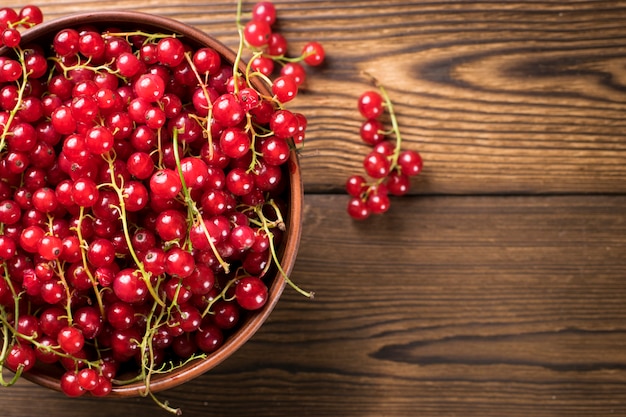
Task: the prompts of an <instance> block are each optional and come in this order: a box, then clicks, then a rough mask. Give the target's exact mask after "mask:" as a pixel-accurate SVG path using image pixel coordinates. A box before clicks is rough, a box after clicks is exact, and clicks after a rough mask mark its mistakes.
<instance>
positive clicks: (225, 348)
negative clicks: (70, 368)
mask: <svg viewBox="0 0 626 417" xmlns="http://www.w3.org/2000/svg"><path fill="white" fill-rule="evenodd" d="M103 24H108V26H109V27H119V26H122V27H124V26H128V25H131V24H139V25H141V27H142V28H150V29H151V30H161V31H164V32H171V33H176V34H179V35H182V36H183V37H184V39H189V40H191V43H192V44H194V45H196V46H198V47H199V46H209V47H212V48H213V49H215V50H216V51H217V52H218V53H219V54H220V55H221V56H222V57H223V58H225V59H226V60H227V61H228V62H230V63H233V62H234V61H235V58H236V56H237V54H236V53H235V51H233V50H232V49H230V48H229V47H227V46H226V45H225V44H223V43H222V42H221V41H219V40H218V39H216V38H214V37H212V36H211V35H209V34H208V33H206V32H204V31H202V30H200V29H198V28H195V27H193V26H191V25H188V24H186V23H183V22H181V21H178V20H175V19H172V18H169V17H165V16H160V15H156V14H150V13H146V12H140V11H133V10H106V11H91V12H78V13H71V14H68V15H66V16H63V17H58V18H55V19H53V20H50V21H47V22H43V23H41V24H40V25H37V26H35V27H33V28H31V29H29V30H27V31H25V32H24V33H23V35H22V45H27V44H28V43H30V42H36V41H37V40H41V39H42V38H45V37H47V36H53V34H55V33H56V32H58V31H59V30H61V29H64V28H68V27H71V28H76V27H80V26H87V25H96V26H98V25H103ZM4 52H5V50H3V49H2V48H0V55H2V54H3V53H4ZM239 69H240V71H242V72H245V64H244V62H243V61H242V62H240V63H239ZM253 83H254V84H255V88H257V89H259V90H261V91H265V92H267V93H268V95H271V94H269V90H268V88H267V86H266V85H265V84H263V83H261V82H258V80H253ZM286 166H287V170H288V172H289V180H290V181H289V189H288V191H289V198H288V201H289V210H288V213H286V214H287V215H286V216H285V217H286V219H285V220H286V223H287V230H288V231H289V232H288V233H286V234H285V237H286V240H285V241H283V245H282V250H281V253H279V254H278V255H279V257H280V261H281V266H282V268H283V270H284V271H285V273H286V274H287V275H289V274H290V273H291V271H292V270H293V267H294V263H295V260H296V255H297V252H298V248H299V245H300V239H301V225H302V210H303V199H304V191H303V184H302V176H301V172H300V164H299V161H298V155H297V154H296V152H291V154H290V158H289V160H288V162H287V164H286ZM285 285H286V281H285V279H284V277H283V276H282V275H281V274H280V273H279V272H277V273H276V276H275V277H274V278H273V280H272V283H271V285H270V286H269V288H268V301H267V303H266V304H265V305H264V306H263V307H262V308H261V309H260V310H257V311H255V312H253V314H252V315H251V316H250V317H248V318H246V319H245V321H244V322H243V323H242V324H241V327H239V328H238V330H236V331H235V332H234V333H232V334H231V335H230V336H229V337H228V338H227V339H226V340H225V342H224V344H223V345H222V346H221V347H220V348H219V349H218V350H216V351H215V352H212V353H210V354H208V356H207V357H206V358H204V359H196V360H193V361H190V362H189V363H187V364H185V365H183V366H182V367H180V368H177V369H175V370H174V371H173V372H171V373H167V374H156V375H153V376H152V377H151V381H150V392H152V393H156V392H159V391H163V390H166V389H171V388H174V387H176V386H179V385H181V384H183V383H185V382H187V381H190V380H191V379H193V378H196V377H198V376H200V375H202V374H204V373H206V372H207V371H209V370H210V369H212V368H214V367H215V366H217V365H219V364H220V363H222V362H223V361H224V360H225V359H226V358H228V357H229V356H231V355H232V354H233V353H234V352H236V351H237V350H238V349H239V348H240V347H241V346H243V345H244V344H245V343H246V342H247V341H248V340H249V339H250V338H251V337H252V336H253V335H254V334H255V333H256V331H257V330H258V329H259V328H260V327H261V325H262V324H263V323H264V322H265V321H266V320H267V318H268V317H269V315H270V313H271V312H272V310H273V309H274V307H275V306H276V303H277V302H278V300H279V298H280V296H281V294H282V292H283V290H284V288H285ZM22 376H23V377H24V378H25V379H27V380H29V381H31V382H33V383H36V384H38V385H41V386H44V387H47V388H50V389H53V390H56V391H61V388H60V384H59V379H58V377H54V376H53V375H51V373H50V372H46V370H45V369H43V370H42V369H39V368H38V367H35V368H33V369H32V370H30V371H28V372H24V373H23V374H22ZM145 394H146V387H145V383H144V382H143V381H140V382H135V383H131V384H128V385H114V387H113V389H112V392H111V393H110V394H109V395H108V396H109V397H131V396H139V395H145Z"/></svg>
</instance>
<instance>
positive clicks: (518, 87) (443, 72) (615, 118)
mask: <svg viewBox="0 0 626 417" xmlns="http://www.w3.org/2000/svg"><path fill="white" fill-rule="evenodd" d="M10 3H13V4H18V5H19V4H26V2H25V1H20V2H17V3H15V1H13V2H10ZM41 4H42V7H43V9H44V12H45V13H46V14H47V16H48V18H54V17H59V16H63V15H66V14H68V13H70V12H77V11H91V10H105V9H134V10H139V11H144V12H150V13H157V14H160V15H164V16H168V17H171V18H175V19H178V20H181V21H183V22H186V23H189V24H192V25H195V26H197V27H198V28H200V29H202V30H205V31H207V32H209V33H211V34H213V35H215V36H216V37H217V38H218V39H220V40H222V41H223V42H225V43H226V44H228V45H229V46H232V47H234V46H235V45H236V44H237V36H236V30H235V26H234V13H235V2H234V1H232V2H231V1H228V2H211V3H201V2H187V1H183V0H174V1H168V2H167V3H165V2H159V1H152V0H136V1H132V2H131V1H127V0H117V1H111V2H95V1H89V0H83V1H78V0H67V1H65V2H48V1H43V2H41ZM252 4H253V2H244V10H245V11H249V10H250V9H251V7H252ZM276 4H277V8H278V14H279V19H280V23H279V27H278V30H280V31H281V33H282V34H284V36H285V37H286V38H287V39H288V40H289V41H290V53H291V54H292V55H294V54H297V53H298V51H299V48H301V46H302V45H303V43H304V42H305V41H308V40H318V41H320V42H322V43H323V44H324V45H325V46H326V49H327V57H328V59H327V65H326V66H325V67H323V68H321V69H317V70H312V71H310V74H309V78H308V81H307V83H306V86H305V88H304V90H303V91H301V95H300V97H299V98H298V99H296V101H295V102H294V103H293V105H292V106H291V108H292V109H293V110H296V111H301V112H303V113H304V114H305V115H306V116H307V117H308V118H309V131H308V143H307V145H306V147H305V149H304V150H303V152H302V165H303V168H304V182H305V186H306V190H307V191H310V192H326V191H331V192H336V191H339V190H341V189H342V187H343V184H344V182H345V180H346V178H347V176H348V175H351V174H354V173H361V172H362V168H361V161H362V159H363V157H364V155H365V154H366V152H367V146H365V145H364V144H361V142H360V140H359V137H358V129H359V125H360V123H361V119H360V116H359V115H358V113H357V111H356V107H355V105H356V100H357V97H358V96H359V95H360V94H361V93H362V92H364V91H366V90H367V89H369V88H371V85H370V83H369V81H368V80H367V78H366V77H363V76H362V75H361V73H362V72H363V71H367V72H369V73H371V74H373V75H374V76H376V77H377V78H378V79H379V80H380V81H381V82H382V83H383V84H384V85H386V86H387V88H388V90H389V92H390V95H391V97H392V99H393V100H394V102H395V103H396V110H397V113H398V118H399V123H400V126H401V130H402V132H403V136H404V142H405V146H406V148H410V149H415V150H418V151H420V152H422V154H423V157H424V159H425V161H426V163H425V170H424V173H423V176H422V177H421V178H420V179H418V180H415V186H414V187H413V192H415V193H461V194H465V193H481V194H482V193H500V192H507V193H509V192H514V193H546V192H555V193H572V192H624V191H626V168H625V167H626V164H625V161H626V142H625V141H624V130H625V128H626V123H625V122H624V120H626V95H625V88H624V86H625V85H626V73H625V72H624V65H623V64H624V59H625V57H626V44H625V39H626V27H625V26H624V25H622V22H623V21H624V19H625V18H626V2H623V1H606V2H603V1H599V2H587V1H572V2H542V1H537V2H496V3H494V2H490V1H487V2H448V1H433V2H421V1H393V2H389V1H388V2H371V1H370V2H368V1H347V0H344V1H304V0H301V1H276Z"/></svg>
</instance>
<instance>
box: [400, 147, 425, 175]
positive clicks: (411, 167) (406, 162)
mask: <svg viewBox="0 0 626 417" xmlns="http://www.w3.org/2000/svg"><path fill="white" fill-rule="evenodd" d="M398 165H399V166H400V169H401V171H402V173H403V174H404V175H408V176H409V177H411V176H415V175H417V174H419V173H420V172H422V166H423V162H422V157H421V156H420V154H419V153H417V152H415V151H413V150H406V151H402V152H400V155H399V156H398Z"/></svg>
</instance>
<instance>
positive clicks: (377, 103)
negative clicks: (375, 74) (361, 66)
mask: <svg viewBox="0 0 626 417" xmlns="http://www.w3.org/2000/svg"><path fill="white" fill-rule="evenodd" d="M358 109H359V112H360V113H361V115H362V116H363V117H365V118H366V119H376V118H379V117H380V116H381V115H382V114H383V98H382V97H381V95H380V94H379V93H378V92H376V91H366V92H365V93H363V94H361V96H360V97H359V100H358Z"/></svg>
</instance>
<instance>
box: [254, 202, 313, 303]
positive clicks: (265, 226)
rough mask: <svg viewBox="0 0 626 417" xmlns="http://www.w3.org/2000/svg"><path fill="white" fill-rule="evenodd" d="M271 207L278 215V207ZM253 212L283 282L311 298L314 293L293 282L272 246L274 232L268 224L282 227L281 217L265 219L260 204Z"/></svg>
mask: <svg viewBox="0 0 626 417" xmlns="http://www.w3.org/2000/svg"><path fill="white" fill-rule="evenodd" d="M273 207H274V209H275V210H276V213H277V214H278V215H280V213H279V211H278V207H276V205H273ZM255 212H256V214H257V216H259V219H261V222H262V224H263V230H265V233H267V236H268V241H269V244H270V253H271V254H272V259H273V260H274V263H275V264H276V268H277V269H278V271H279V272H280V275H281V276H282V277H283V278H284V279H285V282H286V283H287V284H289V286H291V288H293V289H294V290H296V291H297V292H299V293H300V294H302V295H304V296H305V297H307V298H313V297H314V296H315V293H314V292H312V291H305V290H303V289H302V288H300V287H299V286H297V285H296V283H295V282H293V281H292V280H291V278H289V275H287V273H286V272H285V270H284V269H283V267H282V265H281V264H280V260H279V259H278V254H277V253H276V247H275V246H274V234H273V233H272V231H271V230H270V225H272V224H278V225H280V224H283V227H284V223H282V218H281V221H277V222H271V221H269V220H268V219H267V217H265V214H264V213H263V206H262V205H260V206H257V207H256V208H255ZM278 228H279V229H280V226H278Z"/></svg>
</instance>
